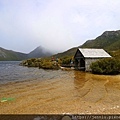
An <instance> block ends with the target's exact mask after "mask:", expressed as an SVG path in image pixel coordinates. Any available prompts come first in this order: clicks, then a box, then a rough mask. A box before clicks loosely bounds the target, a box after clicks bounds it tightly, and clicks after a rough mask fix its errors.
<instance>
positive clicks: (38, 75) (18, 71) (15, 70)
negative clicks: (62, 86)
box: [0, 61, 68, 84]
mask: <svg viewBox="0 0 120 120" xmlns="http://www.w3.org/2000/svg"><path fill="white" fill-rule="evenodd" d="M19 64H20V61H0V84H1V83H7V82H13V81H23V80H28V79H29V80H35V79H39V80H45V79H53V78H59V77H60V76H61V77H62V76H63V75H64V74H66V75H67V73H68V72H67V71H62V70H43V69H38V68H33V67H29V68H28V67H24V66H20V65H19Z"/></svg>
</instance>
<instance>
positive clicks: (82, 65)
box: [80, 58, 85, 70]
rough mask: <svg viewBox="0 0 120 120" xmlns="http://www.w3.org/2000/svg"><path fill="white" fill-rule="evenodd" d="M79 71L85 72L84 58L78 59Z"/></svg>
mask: <svg viewBox="0 0 120 120" xmlns="http://www.w3.org/2000/svg"><path fill="white" fill-rule="evenodd" d="M80 70H85V60H84V58H81V59H80Z"/></svg>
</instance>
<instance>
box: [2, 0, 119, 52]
mask: <svg viewBox="0 0 120 120" xmlns="http://www.w3.org/2000/svg"><path fill="white" fill-rule="evenodd" d="M118 29H120V0H0V47H3V48H6V49H11V50H15V51H19V52H25V53H29V52H30V51H31V50H33V49H34V48H36V47H38V46H43V47H45V48H47V49H49V50H51V51H54V52H62V51H65V50H67V49H69V48H71V47H74V46H79V45H81V44H83V43H84V42H85V41H86V40H90V39H94V38H96V37H97V36H99V35H101V34H102V33H103V32H104V31H111V30H118Z"/></svg>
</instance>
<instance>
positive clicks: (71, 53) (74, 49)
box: [53, 47, 77, 58]
mask: <svg viewBox="0 0 120 120" xmlns="http://www.w3.org/2000/svg"><path fill="white" fill-rule="evenodd" d="M76 49H77V47H74V48H71V49H69V50H67V51H65V52H63V53H58V54H55V55H53V56H54V57H56V58H59V57H65V56H73V55H74V54H75V52H76Z"/></svg>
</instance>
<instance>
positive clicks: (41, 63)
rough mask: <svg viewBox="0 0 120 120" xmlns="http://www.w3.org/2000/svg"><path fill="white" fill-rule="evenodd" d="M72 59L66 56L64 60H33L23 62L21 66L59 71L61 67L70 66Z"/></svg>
mask: <svg viewBox="0 0 120 120" xmlns="http://www.w3.org/2000/svg"><path fill="white" fill-rule="evenodd" d="M71 60H72V57H70V56H66V57H62V58H59V59H58V58H56V59H55V58H54V57H52V58H50V57H49V58H48V57H47V58H32V59H27V60H24V61H22V63H20V65H23V66H28V67H39V68H43V69H59V68H60V66H69V65H70V62H71Z"/></svg>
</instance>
